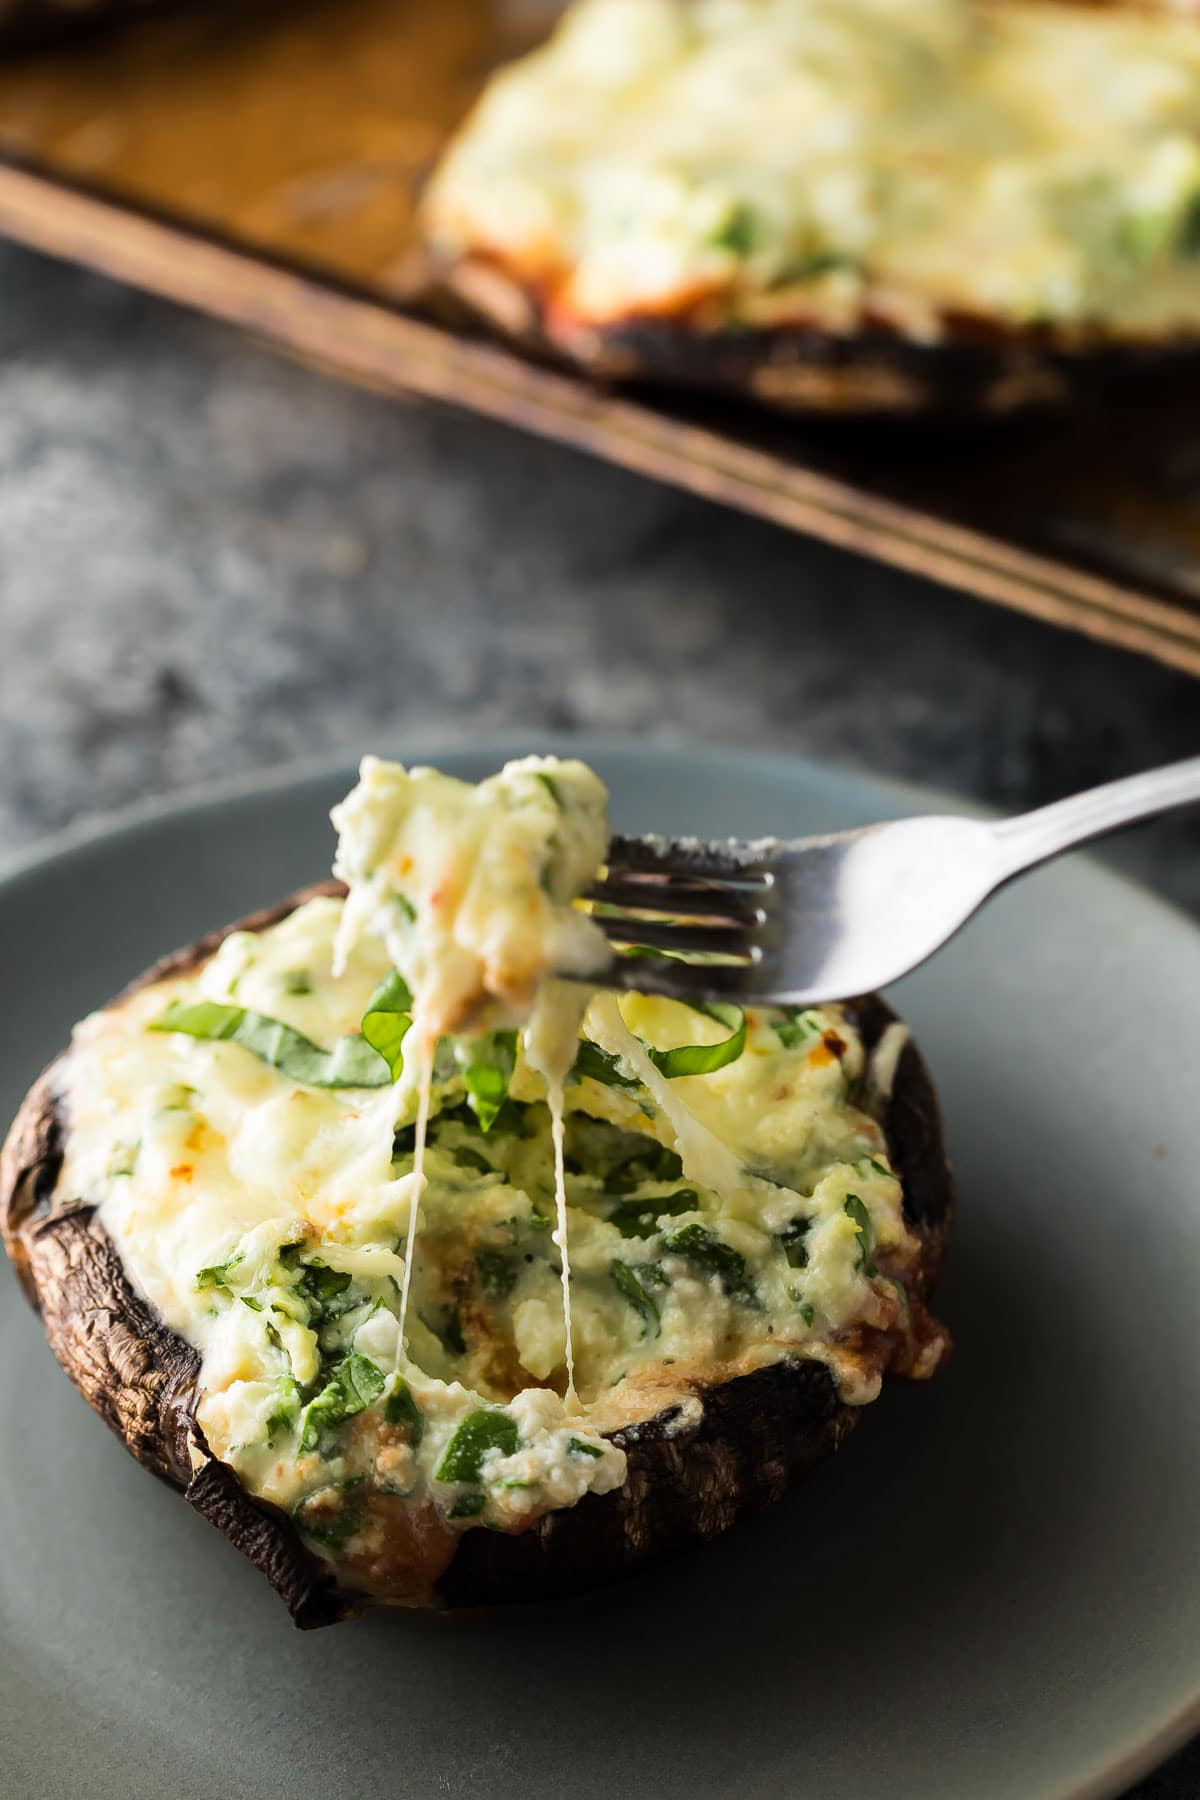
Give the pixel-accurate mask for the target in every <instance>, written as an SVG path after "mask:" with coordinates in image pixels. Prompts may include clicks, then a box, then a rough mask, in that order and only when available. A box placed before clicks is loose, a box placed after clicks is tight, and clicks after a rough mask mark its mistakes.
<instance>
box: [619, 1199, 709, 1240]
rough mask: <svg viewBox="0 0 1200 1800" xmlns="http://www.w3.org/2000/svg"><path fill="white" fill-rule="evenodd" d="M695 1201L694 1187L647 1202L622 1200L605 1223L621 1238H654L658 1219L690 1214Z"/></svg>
mask: <svg viewBox="0 0 1200 1800" xmlns="http://www.w3.org/2000/svg"><path fill="white" fill-rule="evenodd" d="M698 1198H699V1196H698V1195H697V1193H696V1190H695V1188H686V1187H685V1188H680V1189H679V1191H678V1193H675V1194H655V1195H652V1196H651V1197H650V1199H649V1200H623V1201H622V1202H621V1204H620V1206H616V1207H614V1208H613V1210H612V1212H610V1213H609V1215H608V1222H609V1224H610V1225H615V1226H616V1228H617V1230H618V1231H619V1232H620V1234H621V1236H622V1237H636V1238H648V1237H653V1236H654V1233H655V1232H656V1231H657V1230H658V1221H659V1220H660V1219H661V1218H666V1217H671V1218H673V1217H674V1216H675V1214H676V1213H685V1212H692V1211H693V1210H694V1208H695V1205H696V1201H697V1199H698Z"/></svg>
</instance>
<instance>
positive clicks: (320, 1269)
mask: <svg viewBox="0 0 1200 1800" xmlns="http://www.w3.org/2000/svg"><path fill="white" fill-rule="evenodd" d="M280 1260H281V1261H282V1260H283V1258H282V1256H281V1258H280ZM287 1266H288V1265H287V1263H286V1262H285V1263H284V1267H285V1268H286V1267H287ZM296 1267H298V1269H299V1274H298V1276H297V1279H296V1281H295V1283H294V1286H293V1292H294V1293H296V1294H297V1295H298V1296H299V1297H300V1299H301V1300H302V1301H303V1302H304V1305H305V1307H306V1309H307V1312H308V1321H307V1322H308V1324H309V1325H311V1326H313V1327H316V1326H317V1325H321V1324H324V1323H325V1321H326V1320H330V1319H339V1318H340V1317H341V1316H342V1314H343V1313H345V1312H349V1311H350V1308H351V1307H352V1306H357V1305H358V1304H359V1302H358V1300H357V1299H356V1298H355V1297H354V1296H352V1295H351V1293H350V1291H349V1290H350V1287H351V1284H352V1283H353V1280H354V1277H353V1276H352V1275H351V1274H350V1273H349V1271H348V1270H346V1269H331V1268H329V1267H328V1265H327V1264H326V1263H324V1262H322V1261H321V1259H320V1257H316V1256H314V1257H313V1258H311V1260H309V1261H308V1262H303V1263H298V1264H297V1265H296Z"/></svg>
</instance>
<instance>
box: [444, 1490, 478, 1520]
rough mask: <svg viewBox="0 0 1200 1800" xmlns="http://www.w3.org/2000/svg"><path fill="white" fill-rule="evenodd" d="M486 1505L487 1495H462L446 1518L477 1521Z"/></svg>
mask: <svg viewBox="0 0 1200 1800" xmlns="http://www.w3.org/2000/svg"><path fill="white" fill-rule="evenodd" d="M486 1505H487V1496H486V1495H485V1494H480V1493H474V1494H460V1495H459V1496H458V1499H457V1500H456V1501H455V1502H454V1505H453V1506H452V1507H451V1508H450V1511H449V1512H448V1513H447V1514H446V1517H447V1518H448V1519H477V1518H478V1517H479V1515H480V1513H481V1512H482V1511H483V1509H484V1507H485V1506H486Z"/></svg>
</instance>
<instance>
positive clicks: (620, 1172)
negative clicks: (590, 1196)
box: [566, 1112, 683, 1196]
mask: <svg viewBox="0 0 1200 1800" xmlns="http://www.w3.org/2000/svg"><path fill="white" fill-rule="evenodd" d="M566 1140H567V1141H566V1164H567V1169H568V1172H569V1173H570V1174H572V1175H586V1176H590V1177H592V1178H594V1179H597V1180H599V1182H600V1183H601V1185H602V1186H603V1188H604V1192H605V1193H606V1194H609V1195H614V1196H615V1195H617V1194H632V1193H633V1191H634V1189H635V1188H639V1187H642V1186H643V1185H644V1184H645V1183H647V1182H651V1181H656V1182H662V1183H663V1184H664V1185H665V1184H666V1183H667V1182H669V1181H678V1180H679V1179H680V1178H681V1176H682V1175H683V1164H682V1162H681V1161H680V1159H679V1157H678V1155H677V1154H676V1152H675V1151H674V1150H669V1149H668V1148H667V1146H666V1145H665V1144H659V1143H656V1142H655V1140H654V1139H653V1138H648V1137H646V1136H644V1135H643V1134H642V1133H641V1132H637V1131H623V1130H622V1129H621V1127H620V1126H619V1125H613V1124H611V1123H610V1122H609V1120H607V1119H593V1118H591V1117H590V1116H589V1115H588V1114H587V1113H584V1112H572V1113H569V1114H568V1115H567V1133H566Z"/></svg>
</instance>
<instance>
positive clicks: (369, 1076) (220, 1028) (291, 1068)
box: [147, 1000, 388, 1088]
mask: <svg viewBox="0 0 1200 1800" xmlns="http://www.w3.org/2000/svg"><path fill="white" fill-rule="evenodd" d="M147 1030H149V1031H178V1032H182V1033H183V1034H184V1035H185V1036H186V1037H194V1038H200V1039H203V1040H204V1041H206V1042H209V1043H230V1044H238V1045H240V1046H241V1048H242V1049H243V1050H249V1051H250V1052H251V1053H252V1055H254V1056H257V1057H258V1058H259V1060H260V1061H261V1062H265V1063H267V1064H268V1065H269V1066H270V1067H271V1068H272V1069H278V1070H279V1072H280V1074H281V1075H286V1076H288V1078H289V1079H290V1080H292V1081H297V1082H300V1083H301V1085H302V1086H304V1087H317V1088H352V1087H385V1086H386V1085H387V1081H388V1071H387V1068H386V1066H385V1064H384V1063H383V1062H381V1061H380V1059H379V1057H378V1055H377V1054H376V1052H375V1051H374V1050H373V1049H372V1047H371V1045H370V1044H369V1043H368V1042H367V1041H366V1039H365V1038H363V1037H361V1036H354V1037H343V1038H339V1039H338V1041H337V1043H336V1044H335V1045H334V1046H333V1049H332V1050H322V1049H321V1047H320V1046H319V1045H318V1044H314V1043H313V1042H312V1040H311V1039H310V1038H306V1037H304V1036H303V1034H302V1033H301V1032H299V1031H293V1030H292V1028H291V1026H290V1025H284V1024H283V1023H281V1021H280V1020H279V1019H271V1018H268V1017H267V1015H266V1014H265V1013H258V1012H251V1011H250V1010H249V1009H248V1008H247V1007H244V1006H226V1005H224V1004H222V1003H221V1002H220V1001H217V1000H194V1001H180V1000H172V1001H171V1003H170V1005H169V1006H168V1007H167V1010H166V1011H165V1012H164V1013H163V1015H162V1017H161V1018H160V1019H155V1020H154V1021H153V1023H152V1024H150V1025H149V1026H148V1027H147Z"/></svg>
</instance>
